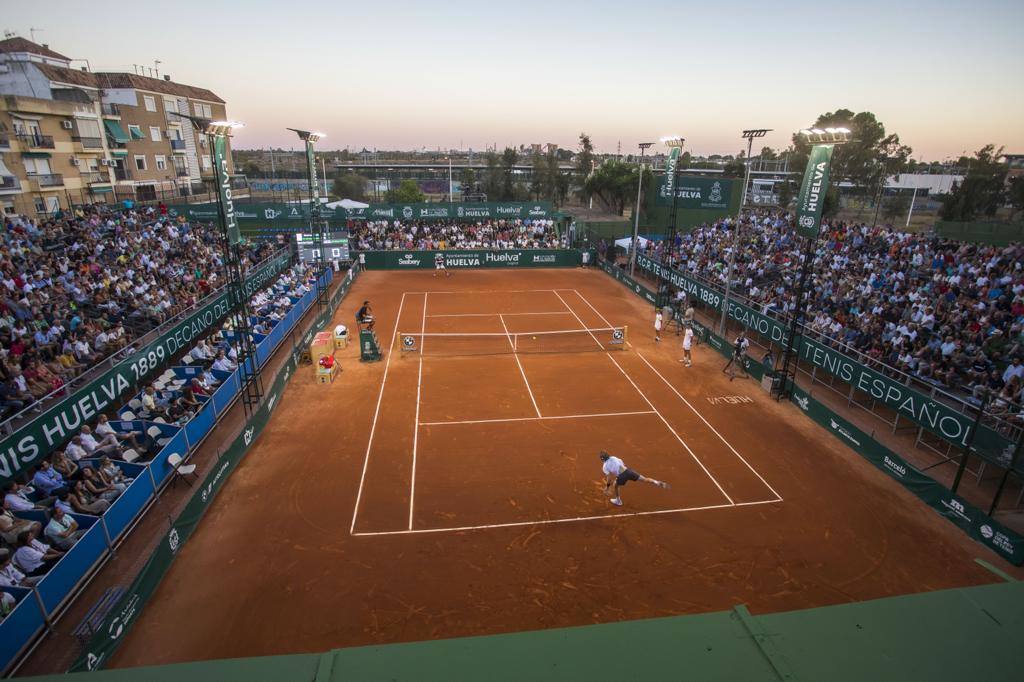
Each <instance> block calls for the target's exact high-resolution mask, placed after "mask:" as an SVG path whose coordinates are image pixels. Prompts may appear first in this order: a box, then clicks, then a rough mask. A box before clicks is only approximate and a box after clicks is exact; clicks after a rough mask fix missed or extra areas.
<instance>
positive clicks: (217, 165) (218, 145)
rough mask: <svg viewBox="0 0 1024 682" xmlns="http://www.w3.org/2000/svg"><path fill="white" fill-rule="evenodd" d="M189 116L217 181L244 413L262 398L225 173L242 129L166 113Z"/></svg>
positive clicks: (239, 239) (235, 222)
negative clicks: (231, 141) (232, 141)
mask: <svg viewBox="0 0 1024 682" xmlns="http://www.w3.org/2000/svg"><path fill="white" fill-rule="evenodd" d="M168 113H171V114H174V115H175V116H178V117H180V118H184V119H188V120H189V121H190V122H191V123H192V127H193V128H195V129H196V131H197V132H199V134H200V135H205V136H206V141H207V143H208V144H209V147H210V153H211V155H212V156H213V175H214V181H215V182H216V184H217V214H218V218H219V223H220V231H221V238H222V240H223V241H222V243H223V245H224V255H225V259H224V264H225V266H226V268H225V269H226V272H227V280H228V281H227V286H228V302H229V305H230V310H231V311H232V313H231V316H232V319H233V323H234V330H235V332H236V334H237V335H238V339H239V348H238V368H239V370H240V375H239V376H240V378H241V383H242V403H243V405H244V406H245V413H246V415H249V414H251V413H252V412H253V411H254V410H255V409H256V407H257V406H258V405H259V402H260V399H261V398H262V397H263V380H262V377H261V376H260V365H259V362H258V361H257V359H256V345H255V344H254V343H253V340H252V335H251V334H250V332H249V293H250V292H247V291H246V290H245V273H244V272H242V253H241V244H242V235H241V233H240V231H239V229H238V220H237V219H236V218H235V203H234V200H233V199H232V196H231V176H230V175H229V174H228V160H227V139H228V138H229V137H231V133H232V131H233V130H235V129H237V128H243V127H244V125H243V124H242V123H238V122H237V121H211V120H210V119H208V118H201V117H198V116H188V115H186V114H179V113H176V112H173V111H172V112H168Z"/></svg>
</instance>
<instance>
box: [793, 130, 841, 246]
mask: <svg viewBox="0 0 1024 682" xmlns="http://www.w3.org/2000/svg"><path fill="white" fill-rule="evenodd" d="M834 148H835V146H834V145H831V144H818V145H814V146H813V147H811V156H810V158H809V159H807V170H805V171H804V181H803V183H801V185H800V194H799V196H798V197H797V200H796V231H797V232H799V233H800V234H802V235H803V236H805V237H807V238H808V239H817V238H818V234H819V233H820V232H821V213H822V211H823V210H824V208H825V194H826V192H828V171H829V164H830V163H831V161H832V150H833V149H834Z"/></svg>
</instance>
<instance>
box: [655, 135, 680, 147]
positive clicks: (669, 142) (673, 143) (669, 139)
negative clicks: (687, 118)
mask: <svg viewBox="0 0 1024 682" xmlns="http://www.w3.org/2000/svg"><path fill="white" fill-rule="evenodd" d="M660 141H661V143H662V144H663V145H665V146H666V147H682V146H683V143H684V142H686V138H684V137H681V136H679V135H666V136H665V137H663V138H661V140H660Z"/></svg>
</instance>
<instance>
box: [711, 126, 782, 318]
mask: <svg viewBox="0 0 1024 682" xmlns="http://www.w3.org/2000/svg"><path fill="white" fill-rule="evenodd" d="M771 131H772V129H771V128H752V129H750V130H744V131H743V137H744V138H746V140H747V168H746V172H745V173H744V174H743V192H741V193H740V208H739V210H738V211H736V229H735V230H734V231H733V235H732V248H731V249H729V267H728V269H727V270H726V273H725V303H724V305H723V306H722V320H721V322H719V323H718V335H719V336H724V335H725V316H726V313H727V312H728V311H729V287H730V285H731V284H732V269H733V265H734V264H735V262H736V250H737V248H738V247H739V242H740V230H741V229H742V228H743V207H744V206H746V204H747V186H748V185H750V154H751V152H752V151H753V148H754V138H755V137H764V136H765V135H767V134H768V133H770V132H771Z"/></svg>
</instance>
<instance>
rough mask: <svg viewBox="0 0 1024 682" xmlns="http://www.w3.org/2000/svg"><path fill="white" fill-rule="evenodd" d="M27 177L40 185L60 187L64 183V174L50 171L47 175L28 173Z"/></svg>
mask: <svg viewBox="0 0 1024 682" xmlns="http://www.w3.org/2000/svg"><path fill="white" fill-rule="evenodd" d="M28 177H29V179H30V180H35V181H36V184H37V185H39V186H40V187H61V186H63V185H64V176H63V175H61V174H60V173H50V174H48V175H44V174H36V173H29V174H28Z"/></svg>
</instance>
